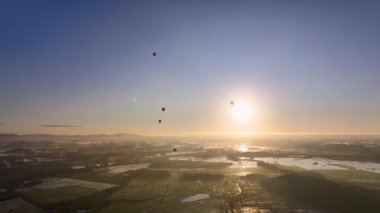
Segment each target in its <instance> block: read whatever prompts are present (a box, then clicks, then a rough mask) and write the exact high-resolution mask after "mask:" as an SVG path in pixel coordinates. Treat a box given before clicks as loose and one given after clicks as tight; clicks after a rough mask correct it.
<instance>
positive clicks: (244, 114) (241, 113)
mask: <svg viewBox="0 0 380 213" xmlns="http://www.w3.org/2000/svg"><path fill="white" fill-rule="evenodd" d="M232 112H233V115H234V118H235V119H236V120H238V121H241V122H244V121H248V120H249V119H250V118H251V115H252V107H251V106H250V105H249V104H248V103H247V102H244V101H239V102H237V103H235V105H234V106H233V109H232Z"/></svg>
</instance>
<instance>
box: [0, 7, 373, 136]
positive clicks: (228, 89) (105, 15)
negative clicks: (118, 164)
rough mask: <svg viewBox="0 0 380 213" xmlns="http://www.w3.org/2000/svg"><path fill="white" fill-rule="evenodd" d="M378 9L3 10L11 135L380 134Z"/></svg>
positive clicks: (4, 88)
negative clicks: (163, 108)
mask: <svg viewBox="0 0 380 213" xmlns="http://www.w3.org/2000/svg"><path fill="white" fill-rule="evenodd" d="M379 8H380V3H379V1H330V0H328V1H311V0H310V1H303V0H302V1H301V0H300V1H284V0H279V1H264V0H263V1H205V0H200V1H156V0H152V1H51V0H48V1H30V0H27V1H3V2H2V3H1V6H0V29H1V31H0V133H18V134H28V133H52V134H97V133H119V132H125V133H137V134H145V135H184V134H185V135H187V134H188V135H191V134H279V133H286V134H380V70H379V67H380V13H379ZM153 52H157V56H156V57H154V56H153V55H152V53H153ZM230 101H235V102H236V103H235V104H234V105H231V104H230ZM239 104H242V105H244V106H243V107H241V106H239ZM163 106H165V107H166V111H165V112H162V111H161V107H163ZM239 107H241V109H239V110H237V109H236V108H239ZM158 119H162V123H161V124H159V123H158V122H157V121H158Z"/></svg>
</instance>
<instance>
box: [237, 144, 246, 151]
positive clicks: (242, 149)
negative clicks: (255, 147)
mask: <svg viewBox="0 0 380 213" xmlns="http://www.w3.org/2000/svg"><path fill="white" fill-rule="evenodd" d="M238 150H239V152H247V151H248V147H247V146H246V145H244V144H241V145H240V146H239V149H238Z"/></svg>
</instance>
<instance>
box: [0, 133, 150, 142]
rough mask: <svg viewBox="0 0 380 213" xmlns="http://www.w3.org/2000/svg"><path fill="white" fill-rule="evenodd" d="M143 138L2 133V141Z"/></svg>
mask: <svg viewBox="0 0 380 213" xmlns="http://www.w3.org/2000/svg"><path fill="white" fill-rule="evenodd" d="M142 139H143V138H142V137H141V136H139V135H137V134H125V133H119V134H110V135H107V134H96V135H50V134H30V135H17V134H0V142H17V141H54V142H99V141H102V142H107V141H123V140H125V141H137V140H142Z"/></svg>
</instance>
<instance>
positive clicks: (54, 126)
mask: <svg viewBox="0 0 380 213" xmlns="http://www.w3.org/2000/svg"><path fill="white" fill-rule="evenodd" d="M40 126H41V127H49V128H76V127H83V126H80V125H70V124H44V125H40Z"/></svg>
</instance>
